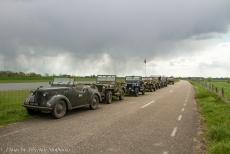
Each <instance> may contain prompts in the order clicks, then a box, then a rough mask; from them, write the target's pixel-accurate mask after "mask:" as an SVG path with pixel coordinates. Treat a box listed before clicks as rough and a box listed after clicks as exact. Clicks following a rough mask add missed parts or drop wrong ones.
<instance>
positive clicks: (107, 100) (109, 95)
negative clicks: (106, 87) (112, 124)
mask: <svg viewBox="0 0 230 154" xmlns="http://www.w3.org/2000/svg"><path fill="white" fill-rule="evenodd" d="M112 99H113V95H112V92H111V91H108V92H106V97H105V102H106V103H107V104H111V103H112Z"/></svg>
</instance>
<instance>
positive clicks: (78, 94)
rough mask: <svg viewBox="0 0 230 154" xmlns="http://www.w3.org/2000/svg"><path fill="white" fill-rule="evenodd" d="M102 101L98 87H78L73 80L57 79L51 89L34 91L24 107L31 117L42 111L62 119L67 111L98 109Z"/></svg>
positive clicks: (41, 88) (42, 88)
mask: <svg viewBox="0 0 230 154" xmlns="http://www.w3.org/2000/svg"><path fill="white" fill-rule="evenodd" d="M100 101H101V95H100V93H99V92H98V89H97V88H96V87H93V86H89V85H78V84H76V83H75V82H74V79H71V78H55V79H54V81H53V82H52V83H51V86H50V87H47V88H44V87H40V88H38V89H36V90H35V91H33V92H32V93H31V95H30V96H29V97H28V98H27V99H26V101H25V102H24V105H23V106H24V107H25V108H26V109H27V112H28V113H29V114H31V115H34V114H35V113H36V112H37V111H42V112H49V113H52V114H53V116H54V117H55V118H62V117H63V116H65V114H66V112H67V111H69V110H72V109H75V108H79V107H85V106H86V107H89V108H90V109H93V110H94V109H97V108H98V104H99V102H100Z"/></svg>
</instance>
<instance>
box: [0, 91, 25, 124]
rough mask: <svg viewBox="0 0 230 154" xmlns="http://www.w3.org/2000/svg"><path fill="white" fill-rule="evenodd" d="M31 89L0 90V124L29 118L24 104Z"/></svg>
mask: <svg viewBox="0 0 230 154" xmlns="http://www.w3.org/2000/svg"><path fill="white" fill-rule="evenodd" d="M28 95H29V91H26V90H20V91H0V109H1V110H0V125H5V124H9V123H13V122H17V121H20V120H24V119H27V118H29V115H28V114H27V113H26V110H25V109H24V107H22V104H23V102H24V100H25V99H26V97H27V96H28Z"/></svg>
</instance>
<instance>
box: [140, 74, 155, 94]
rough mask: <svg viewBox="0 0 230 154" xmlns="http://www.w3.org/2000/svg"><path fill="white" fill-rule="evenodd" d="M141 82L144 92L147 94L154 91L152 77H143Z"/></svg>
mask: <svg viewBox="0 0 230 154" xmlns="http://www.w3.org/2000/svg"><path fill="white" fill-rule="evenodd" d="M142 80H143V82H144V85H145V91H148V92H153V91H156V89H157V88H156V87H157V84H156V83H155V82H154V80H153V78H152V77H143V78H142Z"/></svg>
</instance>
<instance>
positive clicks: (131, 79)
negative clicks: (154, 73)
mask: <svg viewBox="0 0 230 154" xmlns="http://www.w3.org/2000/svg"><path fill="white" fill-rule="evenodd" d="M125 80H126V81H139V80H141V77H140V76H127V77H125Z"/></svg>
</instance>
